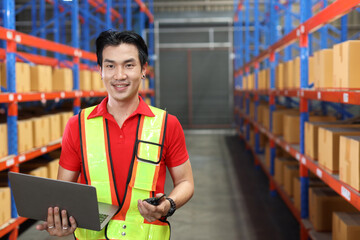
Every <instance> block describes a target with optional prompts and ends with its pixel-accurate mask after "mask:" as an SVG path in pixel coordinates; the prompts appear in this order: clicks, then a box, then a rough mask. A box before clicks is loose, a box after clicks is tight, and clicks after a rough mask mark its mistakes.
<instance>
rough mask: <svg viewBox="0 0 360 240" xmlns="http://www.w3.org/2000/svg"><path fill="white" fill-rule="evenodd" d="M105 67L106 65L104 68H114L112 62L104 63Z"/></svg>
mask: <svg viewBox="0 0 360 240" xmlns="http://www.w3.org/2000/svg"><path fill="white" fill-rule="evenodd" d="M105 67H106V68H109V69H113V68H114V65H113V64H106V65H105Z"/></svg>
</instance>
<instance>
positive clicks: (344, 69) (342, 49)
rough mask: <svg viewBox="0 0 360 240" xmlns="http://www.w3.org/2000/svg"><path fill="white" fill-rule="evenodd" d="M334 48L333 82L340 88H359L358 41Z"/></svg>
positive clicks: (359, 47)
mask: <svg viewBox="0 0 360 240" xmlns="http://www.w3.org/2000/svg"><path fill="white" fill-rule="evenodd" d="M335 46H336V47H335ZM335 46H334V58H337V60H334V63H335V62H337V63H338V64H339V65H338V66H337V67H335V69H334V74H333V75H334V82H336V83H337V84H339V87H341V88H360V81H359V77H360V68H359V61H360V41H359V40H350V41H346V42H342V43H339V44H337V45H335Z"/></svg>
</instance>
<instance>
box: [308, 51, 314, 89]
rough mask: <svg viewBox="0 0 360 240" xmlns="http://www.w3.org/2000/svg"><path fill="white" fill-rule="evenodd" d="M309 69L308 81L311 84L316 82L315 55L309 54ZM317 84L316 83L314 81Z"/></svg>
mask: <svg viewBox="0 0 360 240" xmlns="http://www.w3.org/2000/svg"><path fill="white" fill-rule="evenodd" d="M308 71H309V75H308V79H309V80H308V82H309V84H312V83H314V82H315V76H314V74H315V60H314V57H310V56H309V66H308ZM314 85H315V83H314Z"/></svg>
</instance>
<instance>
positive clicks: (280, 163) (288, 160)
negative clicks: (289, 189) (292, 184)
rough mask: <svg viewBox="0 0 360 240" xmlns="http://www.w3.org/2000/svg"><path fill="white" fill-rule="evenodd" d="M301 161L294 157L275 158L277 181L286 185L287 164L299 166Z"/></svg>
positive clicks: (275, 176) (275, 177) (281, 184)
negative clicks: (285, 172)
mask: <svg viewBox="0 0 360 240" xmlns="http://www.w3.org/2000/svg"><path fill="white" fill-rule="evenodd" d="M298 165H299V162H298V161H296V160H295V159H294V158H292V157H277V158H275V166H274V170H275V175H274V179H275V181H276V182H277V183H278V184H279V185H280V186H283V185H284V171H285V166H298Z"/></svg>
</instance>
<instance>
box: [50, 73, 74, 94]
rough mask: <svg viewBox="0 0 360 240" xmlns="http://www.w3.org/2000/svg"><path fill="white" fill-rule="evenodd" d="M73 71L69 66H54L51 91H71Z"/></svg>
mask: <svg viewBox="0 0 360 240" xmlns="http://www.w3.org/2000/svg"><path fill="white" fill-rule="evenodd" d="M72 90H73V72H72V70H71V69H70V68H54V70H53V91H67V92H68V91H72Z"/></svg>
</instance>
